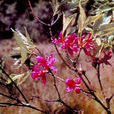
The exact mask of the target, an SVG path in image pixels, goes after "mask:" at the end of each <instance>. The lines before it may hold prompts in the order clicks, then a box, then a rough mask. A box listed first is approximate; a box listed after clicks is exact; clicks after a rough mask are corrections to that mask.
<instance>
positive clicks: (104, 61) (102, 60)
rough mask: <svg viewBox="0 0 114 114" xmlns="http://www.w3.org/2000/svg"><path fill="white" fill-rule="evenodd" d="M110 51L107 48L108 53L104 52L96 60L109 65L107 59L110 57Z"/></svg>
mask: <svg viewBox="0 0 114 114" xmlns="http://www.w3.org/2000/svg"><path fill="white" fill-rule="evenodd" d="M111 57H112V52H111V51H110V50H109V51H108V53H106V52H104V56H103V57H102V58H101V59H99V60H98V63H105V64H106V65H111V64H110V63H109V62H108V60H109V59H111Z"/></svg>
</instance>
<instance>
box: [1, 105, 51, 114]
mask: <svg viewBox="0 0 114 114" xmlns="http://www.w3.org/2000/svg"><path fill="white" fill-rule="evenodd" d="M0 105H3V106H19V107H27V108H31V109H34V110H37V111H39V112H42V113H45V114H49V113H48V112H46V111H43V110H40V109H38V108H36V107H34V106H31V105H29V104H17V103H14V104H12V103H0Z"/></svg>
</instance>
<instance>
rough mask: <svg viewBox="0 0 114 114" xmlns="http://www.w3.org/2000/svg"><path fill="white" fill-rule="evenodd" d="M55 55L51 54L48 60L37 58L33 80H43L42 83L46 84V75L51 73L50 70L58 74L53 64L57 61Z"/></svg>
mask: <svg viewBox="0 0 114 114" xmlns="http://www.w3.org/2000/svg"><path fill="white" fill-rule="evenodd" d="M53 56H54V53H51V54H50V56H47V57H46V58H44V57H41V56H37V57H36V60H37V64H36V65H35V66H34V67H33V70H34V71H33V72H32V73H31V74H32V78H34V79H41V80H42V83H43V84H44V85H45V84H46V73H48V72H49V70H50V69H51V70H53V71H54V72H55V73H56V72H57V69H56V68H55V66H53V64H54V63H55V61H56V59H55V58H54V57H53Z"/></svg>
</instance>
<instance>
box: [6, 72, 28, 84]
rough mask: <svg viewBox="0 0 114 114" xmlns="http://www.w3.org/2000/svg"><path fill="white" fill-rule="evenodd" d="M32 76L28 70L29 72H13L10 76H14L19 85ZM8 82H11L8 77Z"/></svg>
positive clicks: (13, 78)
mask: <svg viewBox="0 0 114 114" xmlns="http://www.w3.org/2000/svg"><path fill="white" fill-rule="evenodd" d="M28 76H30V72H29V71H28V72H27V73H22V74H11V75H10V77H11V78H12V80H13V81H15V82H16V84H17V85H20V84H22V83H23V82H25V81H26V79H27V78H28ZM6 83H7V84H10V83H11V80H10V79H8V80H7V82H6Z"/></svg>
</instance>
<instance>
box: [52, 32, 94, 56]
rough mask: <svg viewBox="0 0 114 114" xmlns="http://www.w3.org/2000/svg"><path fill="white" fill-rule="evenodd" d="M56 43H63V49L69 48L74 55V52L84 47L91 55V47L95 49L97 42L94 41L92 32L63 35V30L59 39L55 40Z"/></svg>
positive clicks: (86, 52)
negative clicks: (78, 34) (79, 34)
mask: <svg viewBox="0 0 114 114" xmlns="http://www.w3.org/2000/svg"><path fill="white" fill-rule="evenodd" d="M53 42H54V43H59V44H61V47H60V48H61V49H67V50H68V53H69V54H70V55H71V56H73V53H74V52H75V53H77V52H80V51H81V50H82V49H83V50H84V52H85V54H86V55H88V56H91V54H90V49H94V47H95V43H94V42H93V39H92V35H91V33H88V35H83V36H81V37H79V36H77V35H76V34H75V33H73V34H72V35H68V36H67V37H65V39H64V37H63V34H62V32H61V33H60V35H59V38H58V39H55V40H53Z"/></svg>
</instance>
